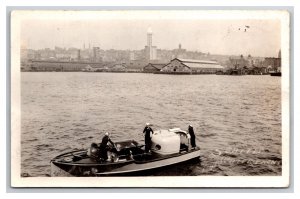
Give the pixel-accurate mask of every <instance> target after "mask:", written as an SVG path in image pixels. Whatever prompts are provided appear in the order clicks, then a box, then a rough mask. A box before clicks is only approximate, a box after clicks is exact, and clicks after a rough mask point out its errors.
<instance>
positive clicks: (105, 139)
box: [100, 135, 114, 149]
mask: <svg viewBox="0 0 300 199" xmlns="http://www.w3.org/2000/svg"><path fill="white" fill-rule="evenodd" d="M108 142H110V143H111V144H112V145H113V144H114V143H113V142H112V141H111V140H110V138H109V136H107V135H105V136H104V137H103V138H102V142H101V145H100V149H105V148H106V146H107V143H108Z"/></svg>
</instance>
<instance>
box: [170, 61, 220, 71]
mask: <svg viewBox="0 0 300 199" xmlns="http://www.w3.org/2000/svg"><path fill="white" fill-rule="evenodd" d="M176 59H177V60H178V61H180V62H181V63H183V64H184V65H186V66H187V67H189V68H217V69H224V67H223V66H221V65H219V64H218V62H216V61H209V60H196V59H178V58H176Z"/></svg>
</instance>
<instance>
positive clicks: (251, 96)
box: [21, 72, 282, 176]
mask: <svg viewBox="0 0 300 199" xmlns="http://www.w3.org/2000/svg"><path fill="white" fill-rule="evenodd" d="M280 81H281V78H280V77H270V76H218V75H195V76H189V75H179V76H173V75H154V74H141V73H137V74H127V73H81V72H77V73H57V72H55V73H54V72H52V73H51V72H49V73H22V76H21V123H22V127H21V172H22V175H23V176H48V175H49V174H50V164H49V161H50V159H52V158H53V157H54V156H56V155H59V154H61V153H63V152H67V151H70V150H72V149H76V148H77V149H81V148H86V147H88V146H89V145H90V143H91V142H100V140H101V137H102V135H103V132H104V131H110V132H111V133H112V139H113V140H122V139H132V138H134V139H136V140H143V134H142V130H143V128H144V125H145V122H150V123H152V124H154V129H155V128H165V129H168V128H172V127H180V128H182V129H187V126H188V124H192V125H193V126H194V129H195V133H196V136H197V141H196V142H197V144H198V145H200V147H201V149H202V151H201V162H200V163H196V164H187V165H184V166H178V167H174V168H173V169H168V170H167V171H166V170H161V171H159V172H157V173H155V174H154V175H229V176H232V175H235V176H236V175H281V166H282V165H281V146H282V145H281V89H280Z"/></svg>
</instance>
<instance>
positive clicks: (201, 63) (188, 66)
mask: <svg viewBox="0 0 300 199" xmlns="http://www.w3.org/2000/svg"><path fill="white" fill-rule="evenodd" d="M220 70H221V71H223V70H224V67H223V66H221V65H219V64H218V62H216V61H207V60H194V59H178V58H175V59H173V60H171V61H170V63H168V64H166V65H165V66H164V67H163V68H162V69H161V70H160V71H161V72H172V73H180V72H183V73H186V72H190V73H203V74H214V73H216V72H217V71H220Z"/></svg>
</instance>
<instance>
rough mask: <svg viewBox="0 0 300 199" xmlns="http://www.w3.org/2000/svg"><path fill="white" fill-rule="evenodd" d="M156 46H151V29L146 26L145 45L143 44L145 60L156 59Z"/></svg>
mask: <svg viewBox="0 0 300 199" xmlns="http://www.w3.org/2000/svg"><path fill="white" fill-rule="evenodd" d="M156 51H157V48H156V46H152V29H151V27H149V28H148V31H147V46H145V55H146V56H145V57H146V59H147V60H155V59H156V54H157V53H156Z"/></svg>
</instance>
